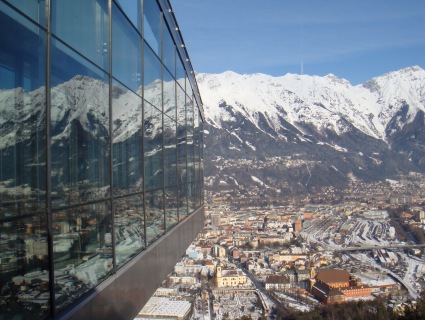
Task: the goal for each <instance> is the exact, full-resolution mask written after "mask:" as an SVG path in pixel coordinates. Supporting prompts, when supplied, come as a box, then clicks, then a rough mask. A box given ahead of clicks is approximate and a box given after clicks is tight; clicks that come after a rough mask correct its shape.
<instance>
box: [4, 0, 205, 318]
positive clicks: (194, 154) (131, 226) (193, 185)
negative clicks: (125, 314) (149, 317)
mask: <svg viewBox="0 0 425 320" xmlns="http://www.w3.org/2000/svg"><path fill="white" fill-rule="evenodd" d="M159 4H160V2H157V1H136V0H133V1H121V0H119V1H118V0H114V1H112V2H108V1H107V0H90V1H88V0H75V1H74V0H73V1H65V0H51V1H46V0H39V1H34V0H22V1H20V0H3V1H0V28H1V30H2V31H3V32H0V204H1V206H0V320H6V319H7V320H9V319H20V320H26V319H28V320H29V319H31V320H33V319H36V320H38V319H52V318H57V317H58V316H59V315H60V314H61V312H65V313H66V312H68V311H70V310H72V309H73V308H74V306H75V304H78V303H80V302H82V301H83V300H84V299H85V297H87V296H88V295H90V294H92V293H94V292H96V290H102V289H101V288H100V287H99V284H100V283H102V281H104V280H106V279H108V277H110V276H111V275H113V274H119V272H120V271H121V270H123V269H125V268H123V269H121V268H122V267H123V266H125V265H126V264H127V263H129V262H130V261H136V260H135V259H138V258H139V257H143V255H139V254H140V253H143V251H144V250H145V249H146V248H147V247H148V246H149V245H152V244H153V243H154V242H155V241H156V240H158V239H159V238H160V237H161V236H163V235H164V234H165V233H166V232H167V231H168V230H171V229H172V228H173V227H174V226H176V225H177V224H178V223H179V221H181V220H183V219H184V218H185V217H187V216H188V215H190V214H192V213H193V211H195V210H196V209H199V208H200V207H201V199H202V195H200V194H201V191H202V185H201V183H200V181H201V180H202V174H201V172H200V171H201V170H202V168H203V167H202V160H201V159H202V134H201V133H200V132H201V130H202V129H199V128H198V127H199V125H200V126H201V125H202V119H200V116H199V111H198V105H197V104H196V103H200V100H199V99H198V100H196V99H194V95H193V91H192V88H191V82H190V81H189V78H188V72H187V70H186V69H188V70H189V69H190V65H189V64H187V63H185V64H183V62H185V61H186V59H185V58H184V56H183V57H181V54H182V52H184V51H183V50H182V49H181V48H182V47H181V43H178V44H177V45H176V43H175V42H174V40H175V39H177V40H178V41H180V40H179V39H178V38H176V37H174V36H172V35H171V33H173V34H174V35H175V33H176V30H175V28H173V27H172V25H169V24H167V23H166V17H165V15H164V13H163V12H161V10H160V7H159ZM109 5H110V7H109ZM46 13H49V14H46ZM142 17H143V19H142ZM142 27H143V28H142ZM182 58H183V59H182ZM191 74H192V73H190V75H191ZM190 80H191V81H192V82H194V79H193V77H191V78H190ZM200 107H201V106H199V108H200ZM194 110H195V111H194ZM194 112H197V113H196V114H195V115H194ZM130 264H131V263H130ZM50 280H53V281H52V282H51V281H50ZM106 283H107V282H106V281H105V282H104V284H106ZM83 303H84V301H83ZM61 315H62V314H61Z"/></svg>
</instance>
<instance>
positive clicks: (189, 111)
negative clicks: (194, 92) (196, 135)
mask: <svg viewBox="0 0 425 320" xmlns="http://www.w3.org/2000/svg"><path fill="white" fill-rule="evenodd" d="M186 125H187V130H189V131H193V102H192V100H191V99H190V98H189V97H187V96H186Z"/></svg>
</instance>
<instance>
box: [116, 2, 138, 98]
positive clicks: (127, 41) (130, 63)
mask: <svg viewBox="0 0 425 320" xmlns="http://www.w3.org/2000/svg"><path fill="white" fill-rule="evenodd" d="M112 8H113V12H112V72H113V76H114V77H115V78H117V79H118V80H120V81H121V82H123V83H124V84H126V85H127V86H128V87H129V88H131V89H132V90H133V91H134V92H137V93H139V94H140V95H142V92H141V89H142V88H141V85H142V39H141V38H140V36H139V34H138V33H137V31H136V30H135V29H134V28H133V27H132V26H131V25H130V23H129V22H128V20H127V19H126V18H125V17H124V15H123V14H122V12H121V11H120V10H119V9H118V8H117V6H116V5H115V4H114V5H113V7H112Z"/></svg>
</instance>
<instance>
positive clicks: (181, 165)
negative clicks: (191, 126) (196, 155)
mask: <svg viewBox="0 0 425 320" xmlns="http://www.w3.org/2000/svg"><path fill="white" fill-rule="evenodd" d="M186 140H187V138H186V130H185V127H184V126H182V125H180V124H178V125H177V183H179V184H181V183H186V181H187V176H186V174H187V145H186Z"/></svg>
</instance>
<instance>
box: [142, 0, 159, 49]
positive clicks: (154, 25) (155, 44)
mask: <svg viewBox="0 0 425 320" xmlns="http://www.w3.org/2000/svg"><path fill="white" fill-rule="evenodd" d="M143 32H144V34H143V37H144V38H145V40H146V41H147V42H148V43H149V45H150V46H151V48H152V49H153V50H154V51H155V53H156V54H157V55H158V56H159V55H160V44H161V11H160V10H159V7H158V4H157V3H156V1H143Z"/></svg>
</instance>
